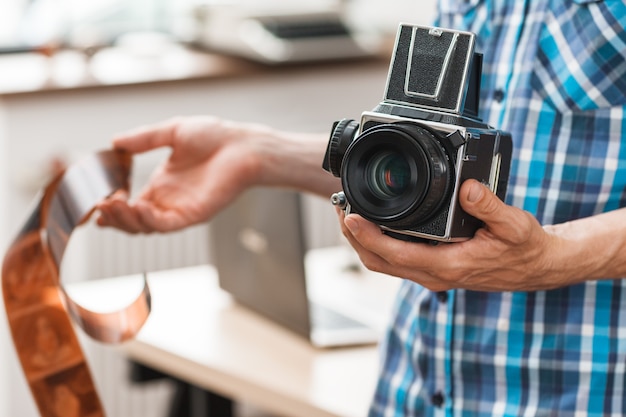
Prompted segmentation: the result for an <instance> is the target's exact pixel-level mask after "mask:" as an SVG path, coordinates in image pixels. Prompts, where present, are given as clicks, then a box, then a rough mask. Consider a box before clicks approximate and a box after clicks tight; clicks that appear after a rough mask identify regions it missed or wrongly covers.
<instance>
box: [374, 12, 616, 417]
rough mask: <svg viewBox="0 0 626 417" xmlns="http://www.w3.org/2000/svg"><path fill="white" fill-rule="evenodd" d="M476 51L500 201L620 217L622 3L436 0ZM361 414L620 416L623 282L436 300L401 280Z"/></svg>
mask: <svg viewBox="0 0 626 417" xmlns="http://www.w3.org/2000/svg"><path fill="white" fill-rule="evenodd" d="M437 25H439V26H442V27H453V28H457V29H462V30H469V31H472V32H474V33H476V34H477V35H478V36H477V38H478V44H477V50H478V51H479V52H483V53H484V65H483V78H482V91H481V107H482V117H483V120H484V121H485V122H487V123H489V124H491V125H493V126H496V127H498V128H500V129H503V130H507V131H509V132H511V134H512V136H513V140H514V143H515V150H514V159H515V161H514V163H513V166H512V172H511V179H510V185H509V194H508V203H510V204H512V205H515V206H518V207H521V208H524V209H525V210H528V211H530V212H531V213H533V214H534V215H535V216H536V217H537V218H538V219H539V221H541V222H542V223H543V224H556V223H561V222H565V221H568V220H571V219H576V218H580V217H586V216H592V215H594V214H596V213H600V212H603V211H608V210H613V209H616V208H618V207H623V206H626V121H625V119H624V111H625V107H626V30H625V29H624V27H625V26H626V4H625V2H623V1H621V0H605V1H590V0H491V1H489V0H485V1H483V0H465V1H461V0H442V1H440V6H439V18H438V22H437ZM395 308H396V311H395V316H394V320H393V323H392V325H391V326H390V329H389V331H388V333H387V335H386V338H385V341H384V343H383V344H382V351H383V363H382V370H381V376H380V380H379V383H378V387H377V389H376V394H375V398H374V401H373V404H372V408H371V412H370V416H408V415H417V416H444V415H446V416H447V415H454V416H522V415H524V416H538V415H558V416H560V417H567V416H572V417H574V416H606V415H613V416H618V415H619V416H622V415H626V280H604V281H593V282H587V283H584V284H580V285H575V286H571V287H567V288H562V289H557V290H552V291H540V292H528V293H523V292H514V293H512V292H504V293H484V292H473V291H464V290H456V291H448V292H446V293H439V294H435V293H432V292H430V291H428V290H426V289H424V288H423V287H420V286H419V285H417V284H414V283H411V282H405V283H404V284H403V285H402V287H401V290H400V294H399V297H398V301H397V305H396V307H395Z"/></svg>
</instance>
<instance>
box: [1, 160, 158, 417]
mask: <svg viewBox="0 0 626 417" xmlns="http://www.w3.org/2000/svg"><path fill="white" fill-rule="evenodd" d="M131 164H132V157H131V155H130V154H128V153H126V152H123V151H117V150H108V151H102V152H99V153H95V154H92V155H90V156H88V157H87V158H85V159H83V160H81V161H79V162H78V163H76V164H74V165H71V166H70V167H69V168H67V169H66V170H65V171H64V172H62V173H61V174H59V175H58V176H57V177H56V178H55V179H54V180H52V181H51V182H50V184H48V185H47V186H46V187H45V189H43V190H42V192H41V194H40V196H39V197H38V198H37V201H36V205H35V208H34V210H33V211H32V213H31V214H30V215H29V217H28V220H27V221H26V223H25V224H24V226H23V227H22V229H21V230H20V232H19V233H18V235H17V237H16V238H15V240H14V241H13V243H12V244H11V246H10V247H9V249H8V251H7V253H6V254H5V257H4V261H3V264H2V293H3V297H4V305H5V308H6V312H7V318H8V321H9V327H10V329H11V334H12V336H13V343H14V344H15V348H16V351H17V356H18V357H19V360H20V362H21V365H22V369H23V371H24V375H25V376H26V380H27V382H28V384H29V386H30V389H31V392H32V394H33V397H34V399H35V402H36V404H37V407H38V409H39V412H40V414H41V416H42V417H101V416H104V415H105V413H104V408H103V406H102V403H101V402H100V399H99V397H98V393H97V391H96V389H95V385H94V382H93V378H92V375H91V372H90V370H89V366H88V364H87V361H86V359H85V355H84V353H83V351H82V348H81V346H80V343H79V341H78V338H77V335H76V332H75V328H74V326H73V324H72V320H71V319H70V316H71V318H72V319H73V322H74V323H76V324H77V325H78V326H80V327H81V328H82V329H83V330H84V331H85V333H87V334H88V335H89V336H90V337H92V338H93V339H95V340H98V341H100V342H104V343H119V342H123V341H125V340H128V339H129V338H132V337H133V336H134V335H135V334H136V333H137V332H138V331H139V330H140V329H141V326H142V325H143V323H144V322H145V320H146V319H147V318H148V315H149V313H150V302H151V301H150V292H149V288H148V285H147V283H146V280H145V277H144V287H143V291H142V292H141V294H140V295H139V296H138V297H137V299H136V300H135V301H133V302H132V303H131V304H130V305H129V306H127V307H126V308H124V309H122V310H120V311H116V312H111V313H98V312H93V311H90V310H88V309H86V308H84V307H82V306H80V305H79V304H77V303H76V302H74V301H73V300H72V299H71V298H70V297H69V296H68V295H67V293H66V292H65V290H64V289H63V286H62V284H61V282H60V279H59V271H60V267H61V261H62V259H63V254H64V252H65V249H66V247H67V243H68V241H69V238H70V235H71V233H72V231H73V230H74V229H75V228H76V227H78V226H80V225H81V224H83V223H84V222H86V221H87V220H88V219H89V217H90V216H91V214H92V213H93V212H94V208H95V207H96V205H97V204H98V203H99V202H101V201H102V200H104V199H106V198H107V197H108V196H110V195H111V194H113V193H115V192H116V191H118V190H126V191H128V189H129V176H130V171H131Z"/></svg>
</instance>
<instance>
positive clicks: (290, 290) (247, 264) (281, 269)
mask: <svg viewBox="0 0 626 417" xmlns="http://www.w3.org/2000/svg"><path fill="white" fill-rule="evenodd" d="M211 237H212V248H213V255H214V259H213V262H214V264H215V267H216V269H217V272H218V276H219V284H220V287H221V288H222V289H224V290H225V291H227V292H229V293H230V294H231V295H232V297H233V298H234V300H235V301H236V302H238V303H240V304H242V305H243V306H245V307H247V308H250V309H251V310H254V311H255V312H257V313H259V314H261V315H263V316H265V317H267V318H269V319H270V320H272V321H274V322H276V323H278V324H280V325H282V326H284V327H286V328H288V329H290V330H292V331H293V332H296V333H297V334H299V335H301V336H303V337H305V338H307V339H308V340H309V341H310V342H311V343H312V344H313V345H314V346H316V347H336V346H347V345H359V344H371V343H375V342H377V340H378V339H379V337H380V329H376V328H375V326H371V325H368V324H366V322H365V321H361V320H359V319H358V317H354V314H353V315H352V317H350V316H348V315H346V314H342V313H341V312H339V311H336V309H332V308H331V307H329V306H325V305H322V304H319V303H314V302H312V301H311V299H310V297H309V294H308V291H307V271H306V267H305V257H306V253H307V248H306V246H307V245H306V239H305V233H304V222H303V210H302V196H301V195H300V194H299V193H298V192H296V191H292V190H285V189H276V188H267V187H260V188H254V189H252V190H249V191H247V192H245V193H244V194H243V195H242V196H241V197H240V198H239V199H238V200H237V201H236V202H235V203H234V204H232V205H231V206H229V207H228V208H227V209H226V210H224V211H223V212H222V213H220V214H219V215H218V216H216V217H215V219H214V220H213V221H212V222H211ZM331 264H332V263H331ZM335 264H336V263H335ZM320 266H321V265H318V267H320ZM341 273H342V271H336V270H329V271H328V274H341ZM330 290H331V291H332V285H331V286H330Z"/></svg>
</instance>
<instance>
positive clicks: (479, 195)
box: [459, 180, 516, 233]
mask: <svg viewBox="0 0 626 417" xmlns="http://www.w3.org/2000/svg"><path fill="white" fill-rule="evenodd" d="M459 202H460V203H461V207H463V210H465V211H466V212H467V213H468V214H470V215H471V216H474V217H476V218H477V219H479V220H481V221H483V222H484V223H485V225H486V226H487V227H488V228H489V229H491V230H492V231H494V232H496V233H497V230H494V229H498V228H502V227H505V228H508V227H510V225H511V224H514V223H515V222H514V221H513V220H514V217H516V213H513V212H512V211H516V210H515V209H514V208H513V207H510V206H507V205H506V204H505V203H504V202H503V201H502V200H500V199H499V198H498V196H496V195H495V194H494V193H492V192H491V190H489V189H488V188H487V187H486V186H485V185H483V184H481V183H480V182H478V181H476V180H467V181H465V182H464V183H463V185H462V186H461V191H460V194H459Z"/></svg>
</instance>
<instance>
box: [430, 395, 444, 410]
mask: <svg viewBox="0 0 626 417" xmlns="http://www.w3.org/2000/svg"><path fill="white" fill-rule="evenodd" d="M430 401H431V402H432V403H433V405H434V406H435V407H441V406H442V405H443V403H444V401H445V398H444V396H443V394H442V393H441V391H438V392H436V393H434V394H433V396H432V397H430Z"/></svg>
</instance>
